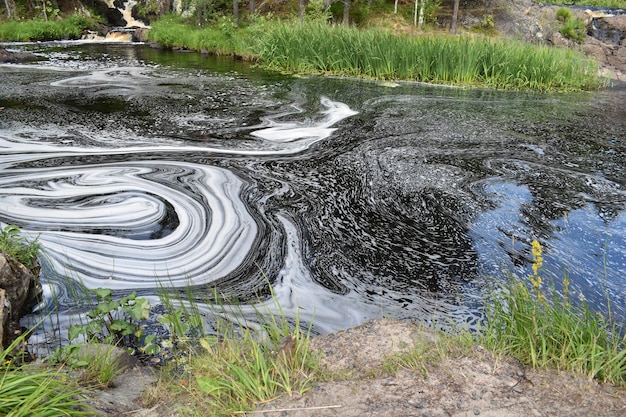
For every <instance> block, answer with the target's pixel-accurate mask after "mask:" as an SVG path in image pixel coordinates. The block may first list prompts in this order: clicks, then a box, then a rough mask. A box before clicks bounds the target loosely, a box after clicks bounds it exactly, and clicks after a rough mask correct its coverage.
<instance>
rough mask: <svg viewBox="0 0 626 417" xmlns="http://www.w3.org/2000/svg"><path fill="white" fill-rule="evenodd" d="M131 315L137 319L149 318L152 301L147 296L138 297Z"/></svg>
mask: <svg viewBox="0 0 626 417" xmlns="http://www.w3.org/2000/svg"><path fill="white" fill-rule="evenodd" d="M130 317H131V318H132V319H133V320H135V321H140V320H147V319H148V318H149V317H150V301H148V300H147V299H145V298H137V299H136V300H135V305H134V306H133V308H132V310H131V311H130Z"/></svg>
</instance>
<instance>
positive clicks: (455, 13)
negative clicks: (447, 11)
mask: <svg viewBox="0 0 626 417" xmlns="http://www.w3.org/2000/svg"><path fill="white" fill-rule="evenodd" d="M460 2H461V0H454V8H453V9H452V24H451V25H450V33H452V34H453V35H455V34H456V21H457V20H458V18H459V3H460Z"/></svg>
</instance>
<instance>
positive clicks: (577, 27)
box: [556, 7, 587, 42]
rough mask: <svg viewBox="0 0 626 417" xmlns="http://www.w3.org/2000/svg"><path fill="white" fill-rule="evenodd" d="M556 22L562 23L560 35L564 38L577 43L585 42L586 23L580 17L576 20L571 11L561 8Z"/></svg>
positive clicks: (557, 13)
mask: <svg viewBox="0 0 626 417" xmlns="http://www.w3.org/2000/svg"><path fill="white" fill-rule="evenodd" d="M556 20H558V21H559V22H561V27H560V29H559V33H560V34H561V35H563V37H565V38H567V39H572V40H575V41H577V42H583V41H584V40H585V31H586V29H587V25H586V24H585V21H584V20H582V19H581V18H579V17H576V18H575V17H574V16H573V14H572V12H571V11H570V10H569V9H567V8H565V7H561V8H559V10H557V12H556Z"/></svg>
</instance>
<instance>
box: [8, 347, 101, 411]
mask: <svg viewBox="0 0 626 417" xmlns="http://www.w3.org/2000/svg"><path fill="white" fill-rule="evenodd" d="M21 343H24V336H22V337H20V338H18V339H17V340H16V341H14V342H13V344H12V345H11V346H9V347H8V348H7V349H6V350H4V351H2V352H0V364H1V365H0V415H2V416H7V417H22V416H24V417H30V416H38V417H58V416H90V415H94V414H95V413H94V411H93V410H91V409H90V408H89V407H87V406H85V405H84V403H83V395H82V391H81V389H80V387H78V386H77V385H74V384H73V383H72V382H71V381H69V380H68V378H67V375H66V374H65V373H64V372H60V371H52V370H49V369H43V368H37V367H35V366H33V365H21V366H15V365H14V364H13V361H12V359H11V352H13V351H14V349H16V347H17V346H18V344H21Z"/></svg>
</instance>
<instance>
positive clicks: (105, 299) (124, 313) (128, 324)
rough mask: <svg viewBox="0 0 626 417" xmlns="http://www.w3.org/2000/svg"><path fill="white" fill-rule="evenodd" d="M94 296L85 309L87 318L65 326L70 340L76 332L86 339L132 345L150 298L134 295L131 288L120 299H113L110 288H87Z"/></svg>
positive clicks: (137, 339) (147, 312)
mask: <svg viewBox="0 0 626 417" xmlns="http://www.w3.org/2000/svg"><path fill="white" fill-rule="evenodd" d="M89 292H90V293H92V294H94V295H95V296H96V301H97V302H98V304H97V305H96V307H95V308H94V309H93V310H91V311H90V312H89V313H87V317H89V318H90V319H91V320H90V321H89V322H88V323H86V324H82V325H74V326H71V327H70V329H69V340H70V342H71V341H73V340H75V339H77V338H78V337H79V336H81V335H82V336H84V337H85V338H86V340H88V341H97V342H100V343H107V344H112V345H122V346H128V347H135V346H137V345H138V341H139V339H140V338H141V336H142V334H143V333H142V330H141V329H140V328H139V322H140V321H141V320H146V319H148V317H149V315H150V302H149V301H148V300H147V299H145V298H139V297H137V293H136V292H135V291H133V292H132V293H131V294H129V295H127V296H126V297H124V298H122V299H121V300H114V299H113V297H112V295H111V293H112V291H111V290H110V289H107V288H98V289H95V290H90V291H89Z"/></svg>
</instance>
